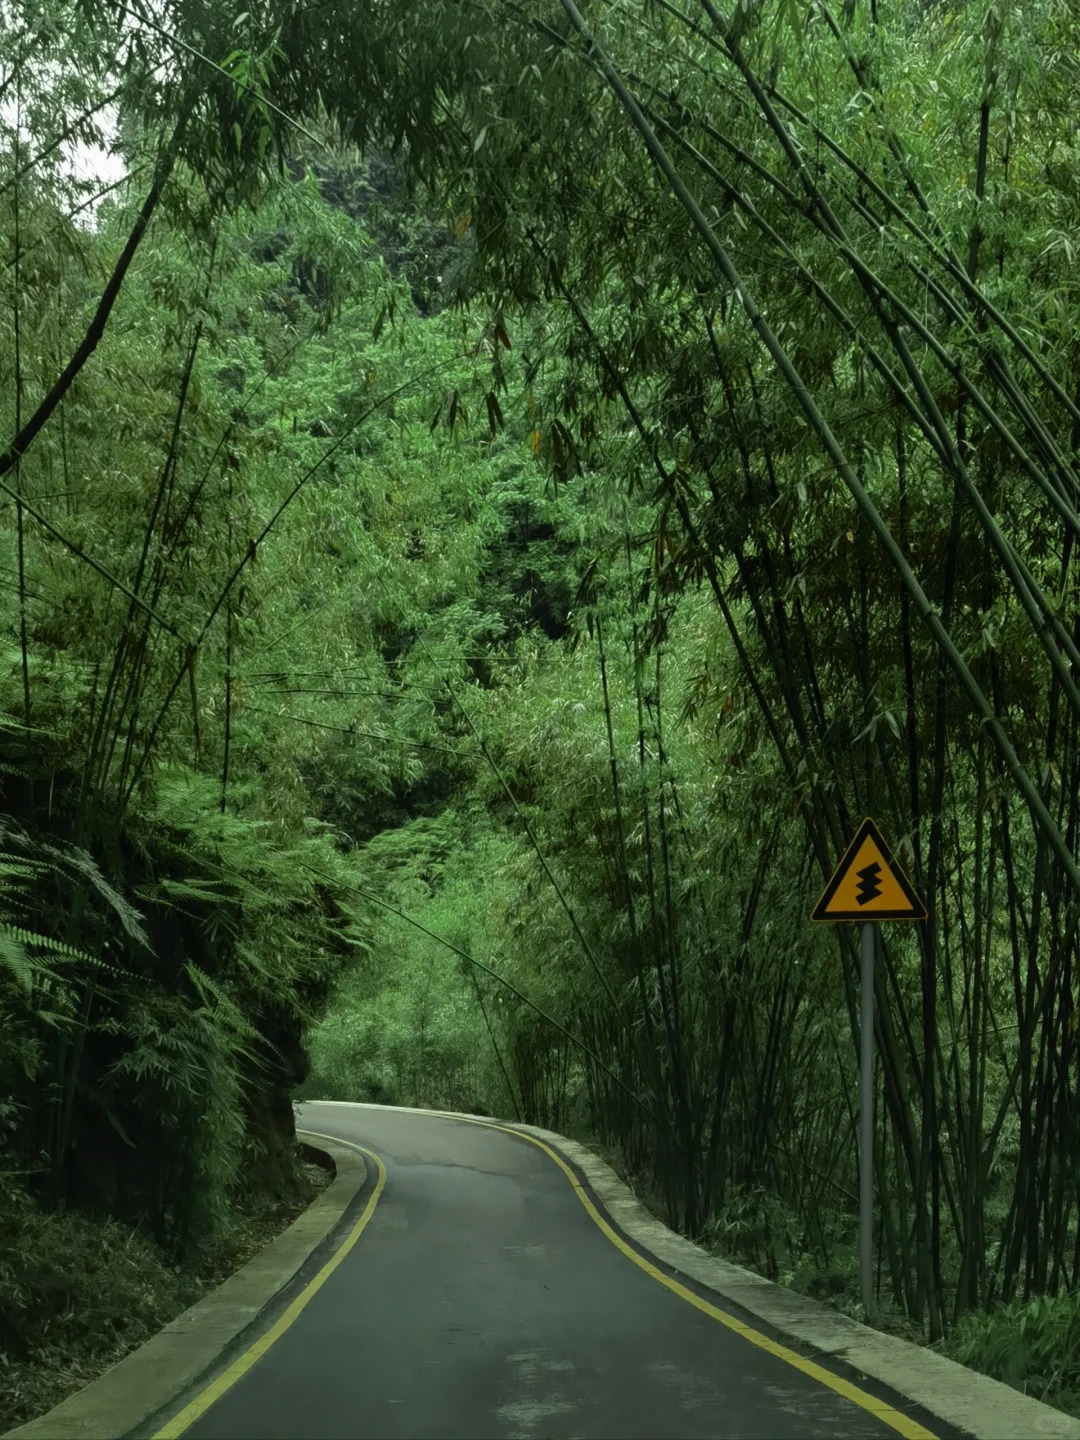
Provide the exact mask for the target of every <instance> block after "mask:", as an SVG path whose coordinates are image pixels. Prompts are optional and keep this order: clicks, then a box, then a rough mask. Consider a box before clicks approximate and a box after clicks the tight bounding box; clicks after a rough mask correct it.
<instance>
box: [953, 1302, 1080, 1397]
mask: <svg viewBox="0 0 1080 1440" xmlns="http://www.w3.org/2000/svg"><path fill="white" fill-rule="evenodd" d="M947 1353H948V1354H949V1356H950V1358H951V1359H954V1360H957V1361H959V1362H960V1364H961V1365H969V1366H971V1367H972V1368H973V1369H975V1370H981V1371H982V1373H983V1374H984V1375H992V1376H993V1377H994V1379H995V1380H1003V1381H1004V1382H1005V1384H1006V1385H1012V1386H1013V1387H1014V1388H1015V1389H1017V1390H1022V1391H1023V1392H1024V1394H1025V1395H1032V1396H1034V1397H1035V1399H1037V1400H1045V1401H1046V1402H1047V1403H1048V1404H1050V1405H1056V1406H1058V1408H1059V1409H1062V1410H1068V1411H1070V1412H1071V1413H1072V1414H1074V1415H1075V1414H1077V1413H1080V1359H1078V1356H1080V1296H1078V1295H1077V1294H1075V1293H1070V1294H1061V1295H1056V1296H1046V1295H1038V1296H1035V1297H1034V1298H1033V1299H1031V1300H1024V1301H1020V1300H1016V1301H1013V1302H1012V1303H1011V1304H1009V1305H1002V1306H998V1307H996V1308H995V1309H994V1310H992V1311H990V1312H989V1313H988V1314H982V1315H967V1316H965V1317H964V1319H963V1320H962V1321H961V1322H960V1324H959V1325H958V1326H957V1327H956V1329H955V1331H954V1332H953V1334H952V1335H951V1336H950V1337H949V1342H948V1347H947Z"/></svg>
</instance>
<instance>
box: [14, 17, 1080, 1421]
mask: <svg viewBox="0 0 1080 1440" xmlns="http://www.w3.org/2000/svg"><path fill="white" fill-rule="evenodd" d="M361 12H362V13H361ZM361 12H358V11H357V9H356V7H355V6H350V5H346V4H344V3H338V0H329V3H326V4H321V5H319V6H317V7H305V6H291V5H288V4H281V3H275V4H266V5H262V6H257V7H254V8H251V9H249V10H248V11H246V12H244V13H242V14H240V15H237V14H235V13H233V12H227V11H226V10H225V9H223V8H218V7H216V6H215V5H213V4H211V3H208V0H198V3H195V0H176V3H171V4H168V5H164V6H156V7H154V9H153V10H152V11H151V10H149V9H143V8H141V7H140V6H137V5H136V6H133V7H132V6H126V5H125V6H119V5H111V4H108V3H101V4H98V3H96V0H89V3H80V4H74V5H64V4H54V3H49V4H41V5H34V6H31V5H18V6H13V5H11V4H10V3H6V4H2V5H0V54H3V55H4V56H5V57H6V58H5V60H4V62H3V64H2V65H0V107H2V108H0V129H2V132H3V133H2V149H0V236H2V237H3V239H2V242H0V243H2V251H0V253H2V257H3V266H2V271H0V274H2V276H3V293H2V295H0V423H2V432H0V446H2V447H3V449H2V453H0V501H2V503H3V506H4V512H3V513H4V524H3V528H2V532H0V615H2V626H3V645H4V653H3V657H2V663H0V780H2V785H3V796H4V806H3V819H2V821H0V827H2V828H0V852H2V853H0V1352H7V1353H8V1354H10V1355H13V1356H18V1357H19V1358H21V1359H23V1360H26V1359H27V1358H30V1357H32V1355H33V1352H34V1347H35V1346H36V1345H38V1344H39V1343H44V1341H43V1340H42V1337H43V1336H46V1335H47V1334H48V1333H49V1332H50V1327H51V1328H52V1331H53V1333H55V1330H56V1326H57V1324H58V1323H60V1322H59V1321H58V1318H57V1317H58V1316H64V1315H66V1316H67V1322H68V1323H70V1322H71V1321H72V1317H73V1316H74V1315H75V1314H76V1313H77V1312H79V1310H80V1307H82V1306H83V1305H84V1304H85V1297H84V1296H81V1295H76V1294H75V1293H74V1292H73V1290H72V1288H71V1287H72V1283H73V1282H71V1281H70V1280H69V1279H65V1278H64V1277H65V1275H67V1274H68V1272H69V1271H70V1268H71V1266H70V1256H71V1251H70V1249H69V1250H65V1248H64V1247H65V1245H69V1246H72V1247H74V1246H77V1245H78V1244H85V1237H84V1232H83V1231H81V1230H79V1226H80V1225H83V1224H84V1222H88V1221H93V1222H94V1223H102V1222H104V1221H105V1220H107V1221H108V1223H113V1224H119V1225H122V1226H126V1227H131V1228H132V1229H133V1230H134V1231H135V1233H137V1234H138V1235H139V1236H140V1237H145V1243H146V1244H147V1245H152V1246H153V1247H156V1250H157V1251H158V1252H159V1253H160V1254H162V1255H164V1256H167V1257H168V1259H169V1263H171V1264H175V1265H177V1266H179V1267H181V1269H182V1268H183V1267H184V1266H190V1265H192V1264H194V1263H195V1262H196V1257H197V1256H198V1255H199V1254H200V1253H202V1252H203V1251H205V1249H206V1247H208V1246H211V1245H212V1244H213V1243H214V1238H215V1236H217V1235H219V1234H220V1232H221V1230H222V1228H223V1227H226V1226H227V1225H228V1223H229V1217H230V1215H232V1214H234V1213H235V1211H236V1210H237V1208H238V1207H242V1206H244V1205H245V1204H248V1203H250V1202H251V1200H252V1197H253V1196H258V1195H267V1194H278V1195H280V1194H283V1193H285V1192H286V1191H287V1190H288V1188H289V1186H290V1184H292V1183H294V1182H295V1168H296V1163H297V1162H296V1156H295V1150H294V1147H293V1145H292V1135H293V1121H292V1100H293V1099H294V1098H295V1097H297V1096H305V1097H338V1098H353V1099H371V1100H378V1101H384V1102H389V1103H396V1104H406V1105H410V1104H421V1105H434V1106H442V1107H449V1108H455V1109H478V1110H482V1111H486V1112H488V1113H492V1114H499V1115H505V1116H509V1117H517V1118H519V1119H523V1120H526V1121H528V1122H531V1123H536V1124H540V1125H545V1126H550V1127H552V1128H555V1129H559V1130H561V1131H563V1132H566V1133H571V1134H575V1135H580V1136H583V1137H587V1138H589V1139H590V1140H592V1141H593V1142H595V1143H597V1144H599V1145H600V1146H602V1147H604V1148H605V1150H606V1152H607V1153H610V1154H612V1156H613V1157H614V1158H615V1159H616V1160H617V1162H618V1163H619V1164H620V1165H621V1166H622V1167H623V1169H624V1171H625V1172H626V1173H628V1174H629V1175H630V1176H631V1177H632V1178H633V1180H634V1181H635V1183H636V1184H637V1185H638V1186H639V1187H640V1188H641V1189H642V1191H643V1193H644V1194H646V1195H647V1196H648V1198H649V1200H650V1203H652V1204H653V1205H654V1206H655V1207H656V1208H657V1209H658V1210H659V1211H660V1212H661V1213H663V1214H664V1215H665V1217H666V1218H667V1219H668V1220H669V1222H670V1223H672V1224H673V1225H675V1226H677V1227H678V1228H679V1229H681V1230H682V1231H684V1232H685V1233H687V1234H690V1235H692V1236H694V1237H696V1238H698V1239H701V1240H702V1241H703V1242H705V1243H708V1244H711V1245H714V1246H716V1247H718V1248H720V1249H723V1250H725V1251H726V1252H727V1253H730V1254H733V1255H734V1256H736V1257H737V1258H738V1259H740V1260H742V1261H744V1262H746V1263H750V1264H753V1265H755V1266H757V1267H758V1268H760V1269H761V1270H763V1271H764V1273H766V1274H768V1275H769V1276H770V1277H771V1278H773V1279H777V1280H782V1281H784V1282H785V1283H788V1284H794V1285H796V1286H798V1287H799V1288H802V1289H804V1290H806V1291H808V1292H809V1293H811V1294H814V1295H817V1296H820V1297H822V1298H828V1299H831V1300H832V1301H833V1302H834V1303H838V1304H841V1305H843V1306H845V1307H846V1308H848V1309H849V1310H850V1311H851V1313H858V1311H857V1307H856V1298H855V1297H856V1286H855V1247H854V1240H855V1228H856V1194H857V1154H856V1129H857V1127H856V1116H855V1110H854V1106H855V1096H856V1093H857V1070H856V1056H857V1021H858V1015H857V1001H856V976H857V955H856V952H855V948H854V945H853V936H852V935H851V934H850V933H849V932H848V931H847V930H846V929H845V928H843V927H837V928H836V929H833V930H812V929H811V927H810V926H809V924H808V923H807V916H808V913H809V911H810V909H811V907H812V905H813V902H814V900H815V899H816V897H817V894H818V893H819V891H820V889H821V886H822V884H823V883H824V880H825V879H826V878H827V876H828V874H829V872H830V870H831V867H832V864H833V862H834V861H835V859H836V857H837V856H838V855H839V854H840V853H841V851H842V850H843V848H844V844H845V842H846V839H847V838H849V837H850V835H851V834H852V833H853V831H854V829H855V827H856V825H857V823H858V821H859V820H860V819H861V818H862V816H863V815H864V814H872V815H874V816H875V817H876V818H877V819H878V820H879V822H880V823H881V824H882V826H883V828H884V829H885V831H886V833H887V835H888V836H889V838H890V840H891V841H892V843H893V846H894V848H895V849H896V851H897V853H898V855H899V856H900V857H901V859H902V860H903V862H904V863H905V865H906V867H907V868H908V870H909V873H910V874H911V876H912V878H913V880H914V883H915V885H916V888H917V889H918V890H919V892H920V894H922V895H923V897H924V898H925V900H926V903H927V906H928V910H929V919H928V921H927V923H926V924H925V925H922V926H918V927H904V928H900V927H893V928H891V929H889V930H887V931H885V932H884V935H883V954H882V964H881V965H880V967H879V975H878V985H879V989H878V995H877V1020H876V1025H877V1034H876V1039H877V1051H878V1057H879V1069H878V1075H877V1081H876V1084H877V1097H878V1098H877V1121H878V1123H877V1139H876V1151H875V1155H874V1165H875V1192H876V1196H877V1205H878V1230H877V1236H876V1242H877V1244H876V1254H877V1266H878V1272H877V1286H878V1294H879V1303H880V1305H881V1307H882V1311H883V1321H882V1323H886V1324H891V1325H893V1326H895V1327H896V1328H898V1329H901V1330H902V1331H903V1332H904V1333H907V1334H910V1335H912V1336H913V1337H917V1338H921V1339H924V1340H926V1341H928V1342H930V1343H934V1344H941V1345H945V1346H947V1347H949V1351H950V1353H953V1354H955V1355H957V1356H958V1357H959V1358H962V1359H965V1360H966V1361H968V1362H969V1363H973V1364H976V1365H980V1366H982V1367H984V1368H986V1369H988V1370H990V1371H991V1373H995V1374H999V1375H1000V1376H1001V1377H1002V1378H1005V1379H1007V1380H1009V1381H1010V1382H1011V1383H1015V1384H1018V1385H1021V1386H1024V1387H1026V1388H1028V1389H1030V1390H1031V1391H1032V1393H1035V1394H1038V1395H1040V1396H1043V1395H1045V1396H1047V1397H1048V1398H1050V1399H1052V1400H1054V1401H1055V1403H1058V1404H1061V1405H1063V1406H1065V1407H1066V1408H1076V1407H1077V1405H1078V1404H1080V1371H1077V1368H1076V1366H1077V1358H1076V1357H1077V1356H1080V1299H1078V1295H1080V1110H1078V1104H1077V1101H1078V1086H1080V1063H1078V1050H1077V1039H1078V1036H1077V1019H1076V1017H1077V990H1078V980H1077V973H1076V960H1077V919H1078V915H1080V911H1078V908H1077V902H1078V899H1080V869H1078V866H1077V861H1076V848H1077V821H1078V805H1080V801H1078V795H1080V776H1078V774H1077V766H1078V764H1080V749H1078V746H1077V734H1076V725H1077V719H1078V716H1080V690H1078V688H1077V685H1078V682H1077V678H1076V677H1077V671H1076V666H1077V664H1078V663H1080V628H1078V615H1077V605H1076V585H1077V576H1076V557H1075V555H1074V547H1075V541H1076V537H1077V535H1078V534H1080V520H1078V506H1077V496H1078V493H1080V479H1078V474H1077V460H1076V456H1077V446H1078V442H1080V368H1078V354H1077V341H1076V335H1077V330H1078V327H1077V318H1078V304H1080V296H1078V294H1077V286H1076V278H1075V275H1076V271H1075V263H1074V253H1073V252H1074V246H1075V245H1076V244H1077V237H1078V234H1080V231H1078V225H1077V221H1078V206H1080V190H1078V181H1077V176H1078V175H1080V168H1078V164H1077V162H1078V160H1080V155H1078V140H1077V134H1078V132H1077V128H1076V124H1075V119H1074V109H1075V107H1074V104H1073V98H1074V96H1075V93H1076V85H1077V79H1078V76H1077V63H1078V62H1077V55H1078V53H1080V52H1078V49H1077V42H1078V38H1080V37H1078V35H1077V21H1076V16H1075V13H1074V11H1073V10H1072V8H1071V7H1069V6H1068V5H1066V4H1063V3H1056V0H1039V3H1037V4H1036V5H1034V6H1032V7H1025V8H1024V10H1023V11H1022V12H1021V11H1018V10H1015V9H1013V8H1010V9H1006V8H1005V7H998V6H995V5H989V6H987V5H975V4H966V3H956V4H935V5H930V6H926V7H923V8H921V9H920V8H918V7H904V8H902V9H898V10H896V11H895V12H894V11H892V10H887V9H886V7H884V6H879V5H876V4H870V5H869V6H867V5H864V4H861V3H858V0H853V3H851V4H848V5H846V6H845V7H844V9H843V11H842V13H836V14H834V13H833V12H832V11H831V10H830V9H829V8H828V6H826V5H824V4H821V3H816V0H815V3H811V4H802V3H798V0H760V3H759V0H740V3H739V4H738V5H737V6H736V7H734V9H733V10H732V11H731V13H730V14H723V15H722V14H721V13H719V12H718V11H717V10H716V9H715V8H714V7H713V5H712V3H711V0H703V3H701V4H700V5H689V4H688V5H686V6H685V7H680V6H679V5H677V4H670V3H667V0H659V3H648V4H646V3H636V0H634V3H631V0H627V3H624V4H608V3H603V4H596V5H593V6H590V7H588V8H587V10H586V11H585V12H584V14H579V12H578V11H577V9H575V7H574V6H573V4H571V3H569V0H563V3H559V4H550V5H547V6H544V7H540V8H538V9H537V10H535V11H530V10H528V9H526V8H523V7H521V6H519V5H517V4H509V3H506V4H503V3H500V4H495V3H491V4H482V3H475V4H451V3H440V0H435V3H429V4H426V5H425V6H423V7H414V6H413V5H412V4H411V3H405V4H395V5H386V6H383V5H379V4H371V5H367V6H364V7H361ZM73 140H79V141H81V142H83V143H86V144H93V143H95V142H97V141H104V142H105V143H108V144H110V145H111V146H113V148H114V149H115V151H116V153H117V154H118V155H119V156H121V157H122V160H123V163H124V166H125V178H124V179H123V180H122V181H121V182H119V183H118V184H115V185H112V186H110V187H109V189H108V192H107V193H105V194H100V193H98V191H97V189H96V188H95V186H94V184H93V182H92V181H89V180H83V181H79V180H75V179H73V178H72V175H71V171H70V167H69V165H68V164H67V163H66V159H65V156H66V153H67V152H66V147H67V146H68V145H69V144H70V143H71V142H72V141H73ZM57 1217H59V1221H58V1218H57ZM65 1225H66V1226H67V1227H68V1228H67V1229H64V1226H65ZM57 1236H60V1237H62V1238H61V1239H57V1238H56V1237H57ZM63 1237H66V1238H63ZM80 1237H82V1238H80ZM140 1243H143V1240H142V1238H141V1239H140Z"/></svg>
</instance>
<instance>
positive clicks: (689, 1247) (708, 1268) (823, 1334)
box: [41, 1100, 1080, 1440]
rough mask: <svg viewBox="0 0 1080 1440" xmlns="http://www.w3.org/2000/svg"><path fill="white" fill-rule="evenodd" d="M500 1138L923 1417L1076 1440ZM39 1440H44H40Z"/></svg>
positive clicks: (453, 1115)
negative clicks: (588, 1190) (585, 1187)
mask: <svg viewBox="0 0 1080 1440" xmlns="http://www.w3.org/2000/svg"><path fill="white" fill-rule="evenodd" d="M343 1103H345V1102H340V1101H318V1100H315V1101H306V1102H304V1104H305V1107H306V1106H309V1105H310V1106H321V1105H342V1104H343ZM349 1108H350V1109H353V1108H355V1109H364V1110H400V1109H403V1108H404V1107H401V1106H394V1105H358V1104H357V1105H354V1104H350V1105H349ZM416 1113H419V1114H423V1115H442V1116H445V1117H447V1118H450V1119H456V1120H474V1121H475V1120H476V1119H477V1118H478V1117H476V1116H473V1115H464V1114H460V1113H458V1112H456V1111H447V1110H422V1111H418V1112H416ZM497 1123H499V1124H505V1125H506V1126H507V1128H509V1129H513V1130H520V1131H521V1132H522V1133H523V1134H526V1135H534V1136H535V1137H536V1138H537V1139H538V1140H543V1141H544V1142H545V1143H546V1144H548V1145H550V1146H551V1147H552V1149H555V1150H558V1151H559V1153H560V1154H561V1155H563V1156H564V1157H565V1159H567V1160H568V1161H570V1163H571V1164H573V1165H575V1166H577V1168H578V1169H579V1170H580V1171H581V1173H582V1174H583V1175H584V1176H585V1178H586V1180H587V1181H588V1182H589V1185H590V1186H591V1187H592V1189H593V1190H594V1192H595V1193H596V1196H597V1198H598V1199H599V1200H600V1202H601V1203H602V1205H603V1207H604V1209H605V1210H606V1211H607V1213H608V1215H609V1216H610V1217H611V1219H612V1220H614V1221H615V1223H616V1224H617V1225H618V1226H619V1227H620V1229H622V1230H623V1231H624V1232H625V1233H626V1234H627V1235H629V1236H630V1238H631V1239H632V1240H633V1241H635V1242H636V1244H638V1245H640V1246H641V1247H642V1249H644V1250H647V1251H648V1252H649V1253H650V1254H651V1255H653V1256H655V1257H656V1259H657V1260H659V1261H660V1262H661V1263H662V1264H665V1265H670V1266H673V1267H674V1268H676V1269H678V1270H680V1271H681V1272H682V1274H683V1275H686V1276H689V1277H690V1279H692V1280H696V1281H697V1282H698V1283H699V1284H701V1285H705V1286H708V1288H709V1289H710V1290H713V1291H715V1292H716V1294H717V1295H719V1296H720V1297H721V1299H723V1300H728V1301H730V1302H731V1303H732V1304H734V1305H738V1306H740V1307H741V1309H742V1310H744V1311H746V1312H747V1313H749V1314H750V1315H752V1316H754V1317H755V1318H756V1319H758V1320H760V1321H761V1322H762V1323H763V1324H765V1325H768V1326H770V1327H771V1328H772V1329H774V1330H777V1331H779V1332H780V1333H781V1334H782V1335H785V1336H787V1337H789V1338H790V1339H791V1340H793V1341H795V1342H796V1343H797V1344H799V1345H802V1346H809V1347H811V1348H812V1349H813V1350H814V1351H815V1352H816V1353H817V1354H818V1355H822V1356H834V1357H835V1358H836V1359H838V1360H843V1361H844V1363H845V1364H847V1365H850V1366H852V1367H853V1368H854V1369H856V1370H859V1371H861V1372H862V1374H864V1375H866V1376H868V1377H869V1378H870V1379H872V1380H876V1381H878V1382H880V1383H881V1384H883V1385H888V1386H890V1387H891V1388H892V1389H893V1390H896V1391H898V1392H899V1393H900V1394H901V1395H905V1396H907V1398H908V1399H909V1400H911V1401H913V1402H914V1403H915V1404H917V1405H921V1406H923V1407H924V1408H925V1409H926V1410H928V1411H929V1412H930V1413H931V1414H932V1415H936V1416H937V1417H938V1418H939V1419H941V1420H944V1421H946V1422H947V1423H948V1424H950V1425H954V1426H956V1428H957V1429H959V1430H962V1431H965V1432H966V1433H967V1434H968V1435H971V1436H973V1437H976V1440H1030V1437H1039V1440H1043V1437H1045V1440H1080V1420H1076V1419H1074V1418H1073V1417H1072V1416H1070V1415H1066V1414H1064V1413H1063V1412H1062V1411H1060V1410H1055V1409H1054V1408H1053V1406H1051V1405H1044V1404H1043V1403H1042V1402H1041V1401H1039V1400H1033V1399H1031V1398H1030V1397H1029V1396H1027V1395H1022V1394H1020V1392H1019V1391H1018V1390H1013V1389H1012V1387H1011V1386H1009V1385H1003V1384H1002V1383H1001V1382H1000V1381H998V1380H991V1379H990V1377H989V1376H987V1375H980V1374H978V1373H977V1372H976V1371H974V1370H968V1369H966V1368H965V1367H964V1366H963V1365H958V1364H957V1363H956V1362H955V1361H954V1360H947V1359H945V1357H944V1356H942V1355H938V1354H937V1353H936V1352H935V1351H933V1350H926V1349H924V1348H923V1347H922V1346H919V1345H913V1344H911V1343H910V1342H909V1341H907V1340H900V1339H898V1338H896V1337H895V1336H892V1335H884V1334H882V1333H881V1332H880V1331H878V1330H872V1329H871V1328H870V1327H869V1326H866V1325H861V1324H859V1323H858V1321H855V1320H849V1319H848V1317H847V1316H846V1315H841V1314H840V1313H839V1312H838V1311H835V1310H830V1309H828V1308H827V1307H826V1306H824V1305H819V1304H818V1303H817V1302H816V1301H814V1300H810V1299H808V1298H807V1297H806V1296H803V1295H798V1294H796V1293H795V1292H794V1291H793V1290H788V1289H786V1288H785V1287H784V1286H782V1285H775V1284H773V1282H772V1281H770V1280H766V1279H764V1278H763V1277H762V1276H761V1275H755V1274H754V1272H753V1271H751V1270H744V1269H743V1268H742V1267H741V1266H739V1265H733V1264H731V1263H730V1261H727V1260H721V1259H719V1258H718V1257H717V1256H715V1255H710V1254H709V1253H708V1251H706V1250H703V1249H702V1248H701V1246H699V1245H695V1244H693V1243H692V1242H691V1241H689V1240H686V1239H684V1237H683V1236H681V1235H676V1234H675V1232H674V1231H672V1230H669V1229H668V1227H667V1226H666V1225H664V1224H662V1223H661V1222H660V1221H659V1220H657V1219H655V1218H654V1217H653V1216H652V1215H650V1214H649V1212H648V1211H647V1210H646V1209H645V1207H644V1206H643V1205H642V1204H641V1202H640V1201H639V1200H638V1199H637V1197H636V1196H635V1195H634V1194H633V1193H632V1191H631V1190H630V1189H629V1188H628V1187H627V1186H626V1185H625V1184H623V1182H622V1181H621V1180H620V1179H619V1177H618V1176H617V1175H616V1174H615V1172H614V1170H612V1169H611V1167H610V1166H609V1165H607V1164H605V1163H604V1161H603V1160H601V1159H600V1158H599V1157H598V1156H597V1155H595V1154H593V1152H592V1151H591V1150H588V1149H586V1147H585V1146H584V1145H581V1144H579V1143H578V1142H577V1141H575V1140H568V1139H567V1138H566V1137H565V1136H564V1135H558V1134H556V1133H555V1132H554V1131H552V1130H541V1129H540V1128H539V1127H537V1126H535V1125H519V1124H516V1123H515V1122H512V1121H498V1122H497ZM41 1440H44V1436H42V1437H41Z"/></svg>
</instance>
